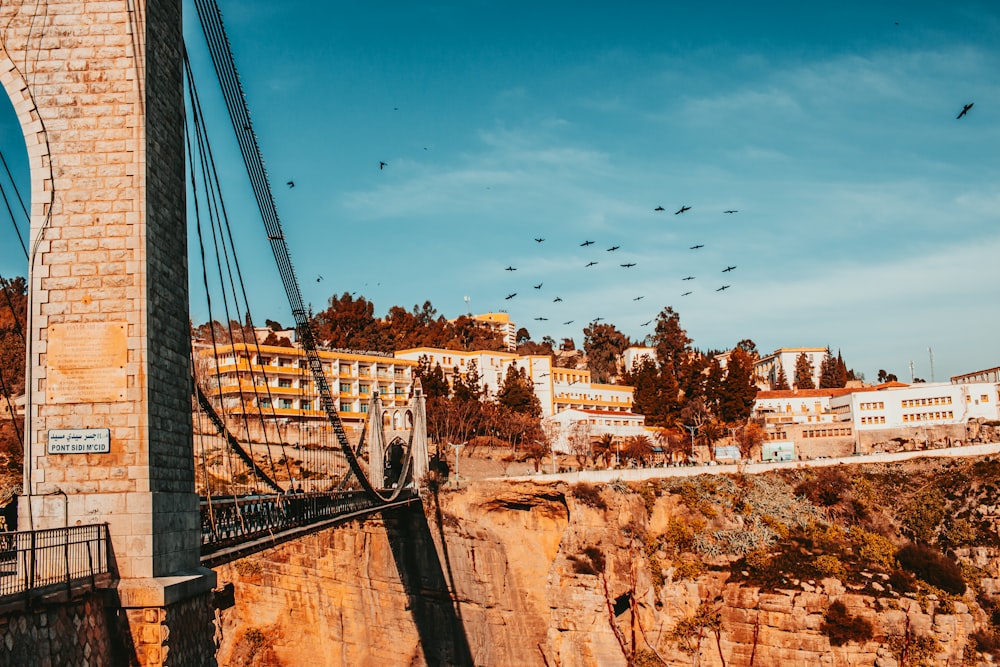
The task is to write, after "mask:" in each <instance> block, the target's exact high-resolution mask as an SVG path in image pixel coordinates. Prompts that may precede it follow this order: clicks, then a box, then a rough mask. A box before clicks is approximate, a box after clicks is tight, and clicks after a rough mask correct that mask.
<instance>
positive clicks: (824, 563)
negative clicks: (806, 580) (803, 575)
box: [813, 554, 847, 580]
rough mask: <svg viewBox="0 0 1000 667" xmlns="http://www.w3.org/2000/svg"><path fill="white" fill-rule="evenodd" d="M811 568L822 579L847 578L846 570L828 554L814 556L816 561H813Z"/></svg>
mask: <svg viewBox="0 0 1000 667" xmlns="http://www.w3.org/2000/svg"><path fill="white" fill-rule="evenodd" d="M813 567H815V568H816V570H817V571H818V572H819V573H820V574H821V575H823V576H824V577H833V578H834V579H840V580H843V579H846V578H847V568H845V567H844V564H843V563H842V562H840V559H839V558H837V557H836V556H833V555H830V554H822V555H819V556H816V559H815V560H814V561H813Z"/></svg>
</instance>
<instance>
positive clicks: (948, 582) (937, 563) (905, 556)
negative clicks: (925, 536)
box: [896, 542, 965, 595]
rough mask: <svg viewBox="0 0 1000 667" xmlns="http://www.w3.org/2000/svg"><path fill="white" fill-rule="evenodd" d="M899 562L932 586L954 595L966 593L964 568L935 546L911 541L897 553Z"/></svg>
mask: <svg viewBox="0 0 1000 667" xmlns="http://www.w3.org/2000/svg"><path fill="white" fill-rule="evenodd" d="M896 558H897V559H898V560H899V564H900V566H901V567H903V568H904V569H906V570H909V571H910V572H912V573H913V574H915V575H917V577H919V578H920V579H923V580H924V581H926V582H927V583H928V584H930V585H932V586H937V587H938V588H940V589H941V590H943V591H945V592H947V593H952V594H954V595H962V594H963V593H965V579H964V577H963V576H962V568H961V567H959V565H958V563H956V562H955V561H953V560H951V559H950V558H948V557H947V556H945V555H944V554H942V553H941V552H939V551H937V550H936V549H934V548H933V547H929V546H926V545H923V544H914V543H912V542H911V543H910V544H907V545H906V546H904V547H903V548H902V549H900V550H899V552H898V553H897V554H896Z"/></svg>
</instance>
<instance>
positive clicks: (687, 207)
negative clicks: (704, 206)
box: [674, 206, 691, 215]
mask: <svg viewBox="0 0 1000 667" xmlns="http://www.w3.org/2000/svg"><path fill="white" fill-rule="evenodd" d="M690 210H691V207H690V206H681V207H680V208H679V209H677V210H676V211H674V215H680V214H681V213H683V212H684V211H690Z"/></svg>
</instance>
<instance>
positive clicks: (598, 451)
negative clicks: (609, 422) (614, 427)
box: [591, 433, 615, 468]
mask: <svg viewBox="0 0 1000 667" xmlns="http://www.w3.org/2000/svg"><path fill="white" fill-rule="evenodd" d="M614 445H615V436H613V435H611V434H610V433H602V434H601V435H600V436H599V437H598V438H597V439H596V440H594V441H593V443H592V444H591V447H592V449H593V451H594V458H597V457H598V456H599V457H601V458H603V459H604V466H605V467H606V468H607V467H610V466H611V455H612V454H613V453H614V452H613V450H612V447H614Z"/></svg>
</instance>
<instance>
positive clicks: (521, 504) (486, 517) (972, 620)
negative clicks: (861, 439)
mask: <svg viewBox="0 0 1000 667" xmlns="http://www.w3.org/2000/svg"><path fill="white" fill-rule="evenodd" d="M689 505H691V503H688V504H685V503H684V502H682V498H681V496H680V495H677V494H671V493H657V494H654V493H651V492H649V491H648V490H647V491H643V489H634V488H627V487H625V486H624V485H618V486H617V487H616V488H612V487H608V488H604V489H598V488H596V487H586V488H570V487H566V486H564V485H563V486H543V485H534V484H528V483H524V484H504V483H480V484H476V485H473V486H471V487H469V488H467V489H463V490H461V491H452V490H449V491H441V492H440V493H437V494H429V495H427V497H425V498H424V504H423V512H421V511H419V510H413V511H397V512H392V513H386V515H385V516H383V517H381V518H378V517H376V518H373V519H370V520H368V521H365V522H362V523H354V524H347V525H342V526H339V527H337V528H334V529H329V530H325V531H322V532H318V533H315V534H313V535H310V536H308V537H305V538H301V539H298V540H296V541H294V542H290V543H287V544H282V545H277V546H275V547H273V548H271V549H268V550H266V551H264V552H261V553H259V554H257V555H254V556H251V557H249V558H246V559H243V560H241V561H237V562H235V563H232V564H229V565H227V566H224V567H221V568H217V572H218V574H219V578H220V581H222V582H225V583H227V584H229V585H231V586H232V593H233V598H232V601H231V604H230V605H229V606H228V608H225V609H223V610H222V611H221V612H220V618H219V623H220V633H221V640H220V641H221V645H220V651H219V664H220V665H221V666H223V667H225V666H227V665H228V666H230V667H237V665H258V666H263V665H288V666H291V665H311V666H314V667H320V666H322V665H330V666H345V667H346V666H351V667H356V666H363V665H371V666H381V665H386V666H395V665H425V664H426V665H484V666H497V667H499V666H511V667H514V666H517V667H520V666H523V665H540V666H547V667H555V666H556V665H558V666H560V667H613V666H616V665H622V666H626V665H630V664H633V665H641V666H647V665H663V664H665V665H699V666H700V667H711V666H716V665H718V666H726V667H739V666H743V667H745V666H750V665H756V666H758V667H763V666H767V665H782V667H795V666H807V665H808V666H809V667H813V666H815V665H831V666H834V665H845V666H846V665H877V666H878V667H894V666H898V667H903V665H919V664H934V665H956V666H958V665H963V666H964V665H976V664H992V663H987V662H986V660H987V659H986V658H985V657H984V656H983V655H982V654H980V653H978V652H977V651H976V647H977V644H976V642H975V641H974V640H973V639H972V635H973V634H974V633H975V632H976V631H977V629H982V628H984V627H986V625H987V623H988V621H989V619H988V617H987V614H986V613H985V612H984V611H983V610H982V609H981V607H980V605H978V604H977V602H976V596H975V594H974V593H973V592H972V591H971V590H970V591H969V592H968V593H966V594H965V596H964V597H963V596H951V597H943V596H939V595H934V594H927V593H926V591H924V592H919V591H918V592H913V593H903V594H900V593H898V592H894V591H893V590H892V585H891V584H890V583H888V579H889V577H888V575H887V574H885V573H882V572H878V571H872V572H867V571H865V572H861V573H860V575H859V576H858V577H855V579H850V578H845V581H841V580H840V579H839V578H837V577H835V576H827V577H811V578H797V577H795V576H788V577H785V578H784V579H779V580H778V582H777V584H771V585H762V584H760V583H755V582H754V577H753V576H744V575H748V572H749V570H744V571H741V570H740V568H741V567H744V564H745V562H751V560H750V556H746V560H745V561H744V560H739V559H738V558H735V557H733V556H731V555H727V554H725V553H720V554H716V555H715V556H711V555H709V556H704V557H702V558H700V559H698V560H697V561H694V560H686V559H685V557H684V556H683V554H682V553H681V552H682V551H683V549H680V548H676V547H677V544H678V543H679V541H683V540H681V538H680V537H676V536H674V537H670V538H669V539H668V538H665V537H664V536H670V535H673V533H672V532H671V531H674V533H676V532H677V531H678V530H680V529H679V528H678V527H679V526H680V527H683V526H688V525H693V524H696V523H697V522H698V521H703V520H704V517H705V516H708V515H709V514H710V512H708V510H707V509H705V510H704V511H703V512H701V511H696V510H692V509H691V507H690V506H689ZM703 509H704V508H703ZM741 512H742V513H741V514H740V513H738V514H737V515H736V516H735V517H730V518H729V519H727V521H729V522H730V523H733V522H735V523H740V522H742V524H746V525H747V526H749V524H750V523H751V522H750V518H751V515H750V514H749V513H748V511H747V510H746V509H745V508H744V509H742V510H741ZM721 521H722V518H721V517H716V518H714V519H712V520H711V521H710V523H709V525H708V526H707V527H705V531H706V532H707V531H710V530H714V531H716V532H715V533H714V534H715V535H716V536H719V539H722V538H723V537H725V539H730V540H732V539H733V538H731V537H730V536H728V534H727V533H726V530H728V529H729V528H727V526H729V524H726V523H725V522H721ZM720 522H721V523H720ZM733 525H735V524H733ZM747 530H750V529H749V528H747ZM776 530H779V532H780V526H778V527H777V528H776ZM681 537H684V535H681ZM671 539H673V540H674V542H670V540H671ZM685 539H686V538H685ZM820 551H821V550H816V553H817V554H819V555H822V554H821V553H819V552H820ZM987 551H989V552H990V553H987ZM748 553H756V552H748ZM991 553H992V550H986V551H984V550H979V551H977V552H976V553H975V554H974V555H975V557H976V558H978V559H979V561H980V566H979V567H980V572H982V573H987V569H988V567H987V566H988V565H989V564H990V563H992V562H993V561H992V560H991ZM815 556H816V554H813V553H812V552H810V555H809V558H814V557H815ZM821 562H822V563H831V562H833V561H832V560H830V559H827V561H821ZM746 567H748V568H749V567H751V566H750V565H746ZM994 569H995V568H994ZM750 574H751V575H752V573H750ZM993 582H994V580H992V579H988V578H985V577H984V579H983V585H982V586H980V589H991V588H998V587H997V586H996V585H995V584H994V583H993ZM838 601H839V602H840V603H842V604H843V608H844V613H843V615H842V616H839V617H834V616H831V615H830V613H829V612H830V610H831V605H832V604H833V603H834V602H838ZM845 619H846V620H845ZM837 624H840V626H837ZM833 626H837V627H833ZM841 626H842V627H841Z"/></svg>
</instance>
